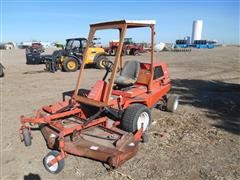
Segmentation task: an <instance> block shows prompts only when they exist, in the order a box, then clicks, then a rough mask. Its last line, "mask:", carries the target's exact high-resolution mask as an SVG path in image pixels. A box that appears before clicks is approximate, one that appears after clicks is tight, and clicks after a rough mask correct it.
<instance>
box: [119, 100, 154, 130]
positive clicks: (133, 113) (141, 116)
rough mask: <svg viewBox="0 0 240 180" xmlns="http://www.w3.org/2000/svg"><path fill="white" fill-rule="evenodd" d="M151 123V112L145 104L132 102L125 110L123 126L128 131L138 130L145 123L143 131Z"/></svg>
mask: <svg viewBox="0 0 240 180" xmlns="http://www.w3.org/2000/svg"><path fill="white" fill-rule="evenodd" d="M150 124H151V112H150V110H149V108H147V107H146V106H145V105H143V104H132V105H130V106H129V107H128V108H127V109H126V110H125V112H124V114H123V118H122V122H121V127H122V129H123V130H124V131H127V132H136V131H137V130H139V129H140V128H141V127H142V125H143V132H144V131H146V130H147V129H148V128H149V126H150Z"/></svg>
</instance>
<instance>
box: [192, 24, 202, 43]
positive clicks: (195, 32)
mask: <svg viewBox="0 0 240 180" xmlns="http://www.w3.org/2000/svg"><path fill="white" fill-rule="evenodd" d="M202 27H203V21H202V20H195V21H193V28H192V44H193V43H194V41H195V40H201V39H202Z"/></svg>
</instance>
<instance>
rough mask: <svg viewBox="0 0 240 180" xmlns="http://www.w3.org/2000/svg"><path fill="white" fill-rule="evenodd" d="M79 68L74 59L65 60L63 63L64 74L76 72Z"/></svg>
mask: <svg viewBox="0 0 240 180" xmlns="http://www.w3.org/2000/svg"><path fill="white" fill-rule="evenodd" d="M78 67H79V63H78V61H77V60H76V59H73V58H67V59H66V60H64V62H63V69H64V71H66V72H74V71H77V70H78Z"/></svg>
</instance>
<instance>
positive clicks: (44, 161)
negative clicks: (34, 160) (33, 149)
mask: <svg viewBox="0 0 240 180" xmlns="http://www.w3.org/2000/svg"><path fill="white" fill-rule="evenodd" d="M58 155H59V152H58V151H56V150H53V151H50V152H49V153H48V154H47V155H46V156H45V157H44V158H43V165H44V167H45V169H46V170H47V171H48V172H50V173H52V174H58V173H60V172H61V171H62V170H63V168H64V166H65V162H64V159H62V160H60V161H58V162H57V163H58V164H57V169H56V170H55V171H51V169H50V167H49V166H48V162H47V158H48V157H49V156H54V157H57V156H58Z"/></svg>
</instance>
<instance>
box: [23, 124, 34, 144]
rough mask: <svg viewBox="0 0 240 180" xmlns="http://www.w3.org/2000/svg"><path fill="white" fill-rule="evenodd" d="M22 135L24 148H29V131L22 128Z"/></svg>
mask: <svg viewBox="0 0 240 180" xmlns="http://www.w3.org/2000/svg"><path fill="white" fill-rule="evenodd" d="M22 133H23V141H24V144H25V146H30V145H31V144H32V138H31V134H30V132H29V129H28V128H24V129H23V130H22Z"/></svg>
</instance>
